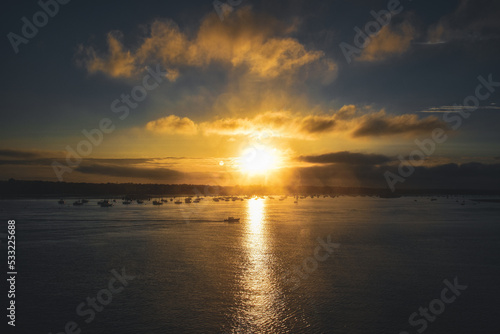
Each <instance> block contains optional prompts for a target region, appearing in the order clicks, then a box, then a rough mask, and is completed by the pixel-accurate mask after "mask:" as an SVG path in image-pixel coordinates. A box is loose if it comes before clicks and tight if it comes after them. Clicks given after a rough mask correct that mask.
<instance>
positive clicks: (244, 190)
mask: <svg viewBox="0 0 500 334" xmlns="http://www.w3.org/2000/svg"><path fill="white" fill-rule="evenodd" d="M232 195H239V196H241V195H246V196H250V195H259V196H266V195H288V196H293V195H303V196H311V195H331V196H342V195H351V196H381V197H385V198H391V197H400V196H473V195H476V196H477V195H481V196H500V189H399V190H398V191H397V192H395V193H391V192H390V191H389V190H388V189H384V188H363V187H358V188H356V187H328V186H324V187H318V186H287V187H280V188H276V187H271V186H260V185H255V186H213V185H193V184H137V183H67V182H51V181H23V180H13V179H10V180H9V181H0V199H15V198H32V199H37V198H47V199H50V198H78V197H86V198H123V197H130V198H153V197H174V196H184V197H185V196H194V197H196V196H232Z"/></svg>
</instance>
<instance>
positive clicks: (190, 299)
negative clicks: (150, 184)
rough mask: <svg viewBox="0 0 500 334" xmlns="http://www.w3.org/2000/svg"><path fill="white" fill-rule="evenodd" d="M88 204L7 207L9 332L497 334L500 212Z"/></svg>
mask: <svg viewBox="0 0 500 334" xmlns="http://www.w3.org/2000/svg"><path fill="white" fill-rule="evenodd" d="M76 200H77V199H66V204H64V205H60V204H58V203H57V199H36V200H35V199H18V200H1V201H0V216H1V217H2V220H3V224H2V229H3V230H2V231H0V233H1V234H0V236H1V251H2V253H3V254H2V258H3V259H4V260H3V262H4V263H5V264H4V266H2V267H3V268H4V269H3V271H4V274H3V275H4V277H6V276H7V278H9V277H10V276H9V275H7V274H6V272H8V271H9V270H8V268H7V264H6V260H7V235H8V234H7V233H8V229H7V221H8V220H15V242H16V243H15V270H16V275H15V276H16V280H15V328H13V327H12V326H10V325H7V321H9V318H8V317H6V315H7V314H8V312H9V311H8V310H6V307H9V304H8V297H7V291H6V290H7V289H8V286H7V285H5V288H2V289H3V290H4V291H2V293H1V295H2V296H3V297H2V299H3V301H4V302H3V303H4V304H3V305H4V308H3V310H4V311H3V312H5V315H3V316H2V318H3V322H4V324H5V325H6V328H7V330H8V331H7V332H3V331H2V333H52V334H56V333H75V334H78V333H96V334H97V333H121V334H127V333H134V334H137V333H345V334H378V333H380V334H382V333H383V334H391V333H394V334H410V333H411V334H413V333H428V334H431V333H441V334H459V333H463V334H474V333H499V332H500V329H499V328H500V325H499V324H498V319H499V314H500V306H499V305H500V284H499V280H500V219H499V218H500V203H486V202H475V201H473V200H472V198H470V197H465V198H464V197H453V196H450V197H437V198H434V199H431V198H430V197H401V198H375V197H362V196H358V197H354V196H352V197H350V196H344V197H342V196H341V197H335V198H331V197H327V198H324V197H322V196H321V197H320V198H317V197H316V198H310V197H308V198H305V199H299V200H298V203H294V198H293V197H288V198H286V199H284V200H279V196H276V197H274V198H268V197H266V198H252V199H244V200H237V201H228V202H226V201H220V202H215V201H213V200H212V198H210V197H206V198H204V199H203V200H201V201H200V203H191V204H186V203H184V202H183V203H182V204H180V205H176V204H174V203H173V202H171V201H169V200H168V201H167V202H166V203H165V204H164V205H161V206H154V205H153V204H152V202H150V201H146V202H145V203H144V204H137V203H135V202H134V203H132V204H129V205H124V204H122V201H121V200H117V201H116V203H115V204H114V206H112V207H108V208H103V207H100V206H99V205H98V204H97V199H90V200H89V203H87V204H84V205H81V206H73V205H72V203H73V201H76ZM228 217H235V218H239V219H240V220H239V221H238V222H225V221H224V220H225V219H227V218H228ZM3 281H4V283H5V279H4V280H3ZM2 284H3V283H2ZM2 286H4V285H2Z"/></svg>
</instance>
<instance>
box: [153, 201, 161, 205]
mask: <svg viewBox="0 0 500 334" xmlns="http://www.w3.org/2000/svg"><path fill="white" fill-rule="evenodd" d="M153 205H163V202H162V201H153Z"/></svg>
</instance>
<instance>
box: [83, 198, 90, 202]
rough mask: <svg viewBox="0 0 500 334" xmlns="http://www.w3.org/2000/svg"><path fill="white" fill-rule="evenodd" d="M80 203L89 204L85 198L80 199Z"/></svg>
mask: <svg viewBox="0 0 500 334" xmlns="http://www.w3.org/2000/svg"><path fill="white" fill-rule="evenodd" d="M81 202H82V203H88V202H89V200H88V199H85V198H82V199H81Z"/></svg>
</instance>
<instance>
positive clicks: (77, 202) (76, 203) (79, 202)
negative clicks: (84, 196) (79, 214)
mask: <svg viewBox="0 0 500 334" xmlns="http://www.w3.org/2000/svg"><path fill="white" fill-rule="evenodd" d="M73 205H74V206H78V205H83V202H81V201H76V202H73Z"/></svg>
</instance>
